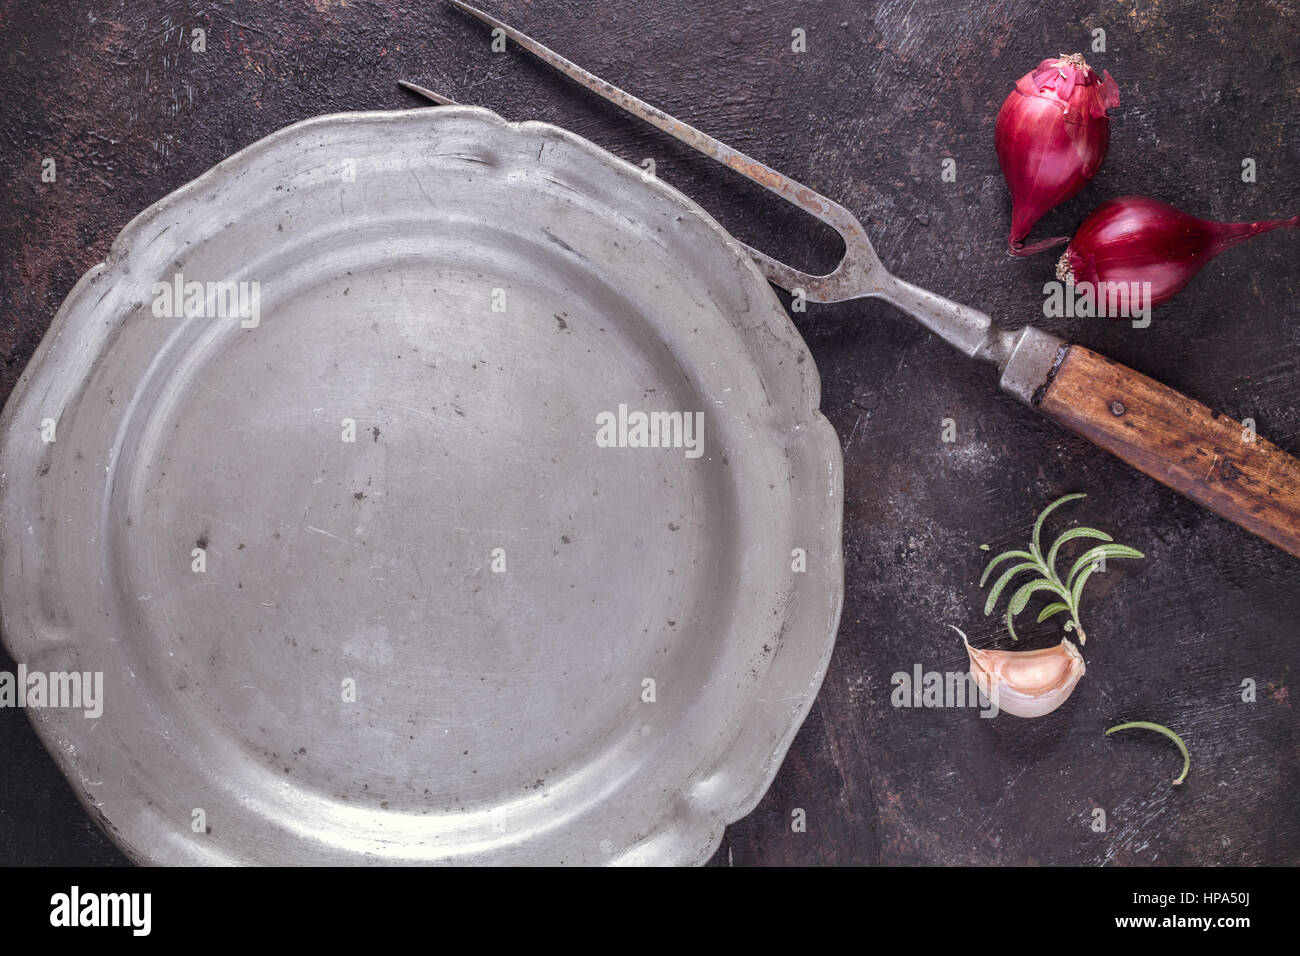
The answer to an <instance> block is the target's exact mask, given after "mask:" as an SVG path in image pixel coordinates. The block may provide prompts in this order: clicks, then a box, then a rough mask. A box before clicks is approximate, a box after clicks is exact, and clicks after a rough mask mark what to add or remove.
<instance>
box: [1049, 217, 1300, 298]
mask: <svg viewBox="0 0 1300 956" xmlns="http://www.w3.org/2000/svg"><path fill="white" fill-rule="evenodd" d="M1296 228H1300V216H1292V217H1291V218H1290V219H1277V220H1274V221H1272V222H1208V221H1206V220H1204V219H1197V218H1196V217H1195V216H1189V215H1187V213H1185V212H1182V211H1181V210H1178V209H1175V208H1174V207H1173V206H1171V205H1169V204H1168V203H1163V202H1160V201H1158V200H1155V199H1147V198H1145V197H1143V196H1120V197H1119V198H1118V199H1109V200H1107V201H1106V202H1104V203H1102V204H1101V205H1100V206H1098V207H1097V208H1096V209H1094V210H1093V211H1092V214H1091V215H1089V216H1088V218H1087V219H1085V220H1084V221H1083V225H1081V226H1080V227H1079V231H1078V232H1076V233H1075V234H1074V238H1073V239H1071V240H1070V244H1069V245H1068V246H1066V248H1065V255H1063V256H1061V261H1060V262H1058V263H1057V264H1056V276H1057V278H1059V279H1060V280H1061V281H1062V282H1069V283H1072V284H1075V285H1081V284H1083V283H1094V288H1095V284H1096V283H1115V284H1116V285H1118V284H1121V283H1123V284H1126V285H1127V284H1131V283H1148V282H1149V283H1150V287H1149V294H1148V295H1146V296H1144V299H1146V300H1148V301H1145V302H1144V303H1143V307H1144V308H1149V307H1151V306H1156V305H1160V304H1161V303H1162V302H1167V301H1169V300H1170V299H1172V298H1173V297H1174V296H1175V295H1177V294H1178V292H1179V291H1180V290H1181V289H1182V288H1183V287H1184V286H1185V285H1187V283H1189V282H1191V281H1192V279H1193V278H1194V277H1195V275H1196V273H1197V272H1199V271H1200V270H1201V267H1202V266H1204V265H1205V264H1206V263H1207V262H1209V261H1210V260H1211V259H1213V258H1214V257H1215V256H1217V255H1218V254H1219V253H1220V252H1222V251H1223V250H1224V249H1229V248H1231V247H1232V246H1235V245H1237V243H1239V242H1245V241H1246V240H1247V239H1249V238H1251V237H1252V236H1258V235H1259V234H1260V233H1262V232H1268V231H1269V230H1271V229H1296ZM1128 287H1129V288H1146V287H1145V286H1132V285H1128Z"/></svg>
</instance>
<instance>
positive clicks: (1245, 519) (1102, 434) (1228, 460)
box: [1033, 345, 1300, 557]
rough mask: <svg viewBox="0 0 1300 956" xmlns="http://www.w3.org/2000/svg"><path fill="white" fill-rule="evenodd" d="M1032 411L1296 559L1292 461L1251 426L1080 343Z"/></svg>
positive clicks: (1296, 493)
mask: <svg viewBox="0 0 1300 956" xmlns="http://www.w3.org/2000/svg"><path fill="white" fill-rule="evenodd" d="M1062 352H1063V354H1062V355H1061V357H1060V358H1059V361H1058V362H1057V364H1056V368H1055V371H1054V372H1053V374H1052V375H1051V377H1050V378H1049V379H1048V381H1047V383H1046V384H1045V385H1044V386H1043V387H1042V388H1041V389H1040V390H1039V392H1038V394H1036V395H1035V396H1034V400H1033V404H1034V405H1035V406H1036V407H1037V408H1038V410H1039V411H1040V412H1042V413H1043V414H1044V415H1046V416H1047V417H1048V418H1050V419H1052V421H1054V422H1057V423H1058V424H1061V425H1064V426H1065V427H1066V428H1068V429H1069V430H1070V431H1072V432H1074V433H1075V434H1077V435H1080V436H1082V437H1083V438H1086V439H1088V441H1090V442H1092V443H1093V444H1094V445H1098V446H1099V447H1101V448H1104V449H1106V450H1107V451H1109V452H1110V453H1111V454H1113V455H1116V456H1117V457H1119V458H1121V459H1123V460H1124V461H1126V462H1128V463H1129V464H1130V465H1132V466H1133V467H1134V468H1136V469H1138V470H1139V471H1142V472H1144V473H1146V474H1147V475H1150V476H1151V477H1152V478H1154V479H1155V480H1156V481H1158V482H1160V483H1161V484H1164V485H1168V486H1169V487H1170V488H1172V489H1174V490H1175V491H1177V492H1179V493H1181V494H1183V495H1186V496H1187V497H1188V498H1190V499H1192V500H1193V501H1195V502H1197V503H1198V504H1200V505H1203V506H1205V507H1206V508H1208V509H1210V510H1211V511H1213V512H1214V513H1215V514H1217V515H1219V516H1220V517H1223V518H1227V519H1228V520H1229V521H1232V522H1234V523H1235V524H1238V525H1240V526H1241V527H1243V528H1245V529H1246V530H1247V531H1250V532H1252V533H1254V534H1257V535H1259V536H1260V537H1261V538H1263V539H1264V540H1265V541H1269V542H1271V543H1272V544H1275V545H1277V546H1278V547H1279V548H1281V549H1282V550H1283V551H1286V552H1287V553H1289V554H1292V555H1294V556H1296V557H1300V461H1297V460H1296V459H1295V458H1292V457H1291V456H1290V455H1288V454H1287V453H1286V452H1284V451H1283V450H1282V449H1280V448H1278V447H1277V446H1276V445H1274V444H1273V443H1272V442H1270V441H1267V440H1266V439H1264V438H1261V437H1259V436H1258V435H1256V434H1255V433H1254V429H1253V428H1250V429H1248V428H1246V427H1245V426H1244V425H1242V424H1241V423H1240V422H1238V421H1235V420H1234V419H1231V418H1229V417H1227V416H1226V415H1220V414H1219V413H1218V412H1215V411H1212V410H1211V409H1209V408H1207V407H1206V406H1204V405H1202V404H1201V403H1200V402H1197V401H1193V400H1192V399H1190V398H1188V397H1187V396H1186V395H1183V394H1181V393H1179V392H1176V391H1174V390H1173V389H1172V388H1168V387H1166V386H1164V385H1161V384H1160V383H1159V382H1157V381H1155V380H1154V379H1151V378H1148V377H1147V376H1145V375H1141V374H1139V373H1138V372H1135V371H1133V370H1132V369H1130V368H1127V367H1126V366H1124V365H1121V364H1120V363H1118V362H1114V361H1111V360H1110V359H1108V358H1106V357H1104V356H1102V355H1098V354H1097V353H1096V352H1093V351H1090V350H1088V349H1086V348H1083V347H1082V346H1079V345H1069V346H1065V347H1064V348H1063V350H1062Z"/></svg>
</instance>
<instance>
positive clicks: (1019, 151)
mask: <svg viewBox="0 0 1300 956" xmlns="http://www.w3.org/2000/svg"><path fill="white" fill-rule="evenodd" d="M1112 106H1119V87H1117V86H1116V85H1115V81H1114V80H1113V79H1112V78H1111V75H1110V73H1109V72H1107V73H1106V76H1105V79H1102V78H1101V77H1099V76H1097V74H1096V73H1095V72H1094V71H1093V70H1092V68H1091V67H1089V66H1088V64H1087V63H1086V62H1084V59H1083V56H1082V55H1081V54H1078V53H1074V54H1070V55H1068V56H1067V55H1066V54H1064V53H1063V54H1061V55H1060V56H1059V57H1057V58H1056V59H1047V60H1043V62H1041V63H1039V64H1038V66H1037V67H1036V68H1035V69H1033V70H1031V71H1030V72H1028V73H1026V74H1025V75H1024V76H1022V77H1021V78H1020V79H1019V80H1017V81H1016V87H1015V89H1014V90H1012V91H1011V93H1010V95H1008V96H1007V98H1006V101H1005V102H1003V104H1002V109H1001V110H1000V111H999V112H998V121H997V126H996V128H995V129H994V132H993V138H994V143H995V145H996V146H997V151H998V164H999V165H1000V166H1001V167H1002V175H1003V176H1004V177H1006V180H1007V185H1008V186H1009V187H1010V188H1011V235H1010V238H1009V239H1008V248H1009V249H1010V252H1011V254H1012V255H1013V256H1027V255H1030V254H1031V253H1035V252H1041V251H1042V250H1044V249H1048V248H1051V247H1052V246H1059V245H1060V244H1061V243H1063V242H1067V241H1068V240H1069V236H1057V237H1056V238H1053V239H1044V240H1042V241H1040V242H1036V243H1033V244H1031V245H1025V244H1024V239H1025V236H1027V235H1029V230H1030V229H1032V228H1033V227H1034V223H1036V222H1038V220H1039V219H1041V218H1042V217H1043V215H1044V214H1045V213H1046V212H1047V211H1048V210H1050V209H1052V208H1053V207H1055V206H1057V205H1059V204H1060V203H1063V202H1065V201H1066V200H1067V199H1069V198H1070V197H1071V196H1073V195H1075V194H1076V193H1077V192H1078V191H1079V190H1080V189H1082V188H1083V187H1084V186H1086V185H1088V182H1089V181H1090V180H1091V179H1092V177H1093V176H1095V175H1097V170H1099V169H1100V168H1101V163H1102V160H1104V159H1105V158H1106V150H1107V149H1108V148H1109V147H1110V119H1109V118H1108V117H1107V116H1106V110H1107V109H1109V108H1111V107H1112Z"/></svg>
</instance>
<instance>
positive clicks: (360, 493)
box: [352, 491, 366, 501]
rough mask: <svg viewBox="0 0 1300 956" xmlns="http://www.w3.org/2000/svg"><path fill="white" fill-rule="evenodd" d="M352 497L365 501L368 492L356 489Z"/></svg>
mask: <svg viewBox="0 0 1300 956" xmlns="http://www.w3.org/2000/svg"><path fill="white" fill-rule="evenodd" d="M352 497H353V498H355V499H356V500H357V501H365V499H366V493H365V492H364V491H354V492H352Z"/></svg>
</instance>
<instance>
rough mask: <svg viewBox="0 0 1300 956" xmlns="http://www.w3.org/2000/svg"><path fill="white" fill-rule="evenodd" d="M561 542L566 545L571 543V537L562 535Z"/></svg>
mask: <svg viewBox="0 0 1300 956" xmlns="http://www.w3.org/2000/svg"><path fill="white" fill-rule="evenodd" d="M560 541H561V542H563V543H564V544H568V543H569V536H568V535H567V534H562V535H560Z"/></svg>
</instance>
